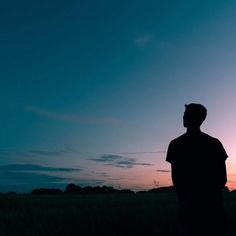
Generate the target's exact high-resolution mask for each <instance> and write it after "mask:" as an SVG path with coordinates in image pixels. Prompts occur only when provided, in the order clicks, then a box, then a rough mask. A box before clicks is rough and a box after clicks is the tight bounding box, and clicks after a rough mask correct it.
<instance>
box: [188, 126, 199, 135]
mask: <svg viewBox="0 0 236 236" xmlns="http://www.w3.org/2000/svg"><path fill="white" fill-rule="evenodd" d="M187 133H188V134H197V133H201V129H200V127H189V128H187Z"/></svg>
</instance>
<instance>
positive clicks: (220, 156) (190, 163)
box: [166, 103, 227, 236]
mask: <svg viewBox="0 0 236 236" xmlns="http://www.w3.org/2000/svg"><path fill="white" fill-rule="evenodd" d="M206 115H207V110H206V108H205V107H204V106H203V105H201V104H195V103H192V104H189V105H185V112H184V116H183V125H184V127H186V128H187V132H186V133H185V134H183V135H181V136H180V137H178V138H176V139H174V140H172V141H171V142H170V144H169V147H168V152H167V157H166V161H168V162H170V163H171V175H172V182H173V185H174V187H175V189H176V192H177V195H178V199H179V203H180V213H181V214H180V217H181V222H182V226H183V230H184V232H185V235H188V236H190V235H198V236H200V235H225V232H224V231H225V230H226V227H225V218H224V211H223V201H222V189H223V188H224V186H225V184H226V182H227V175H226V166H225V160H226V158H227V154H226V152H225V150H224V147H223V146H222V144H221V142H220V141H219V140H218V139H216V138H213V137H211V136H209V135H208V134H205V133H203V132H201V130H200V126H201V124H202V122H203V121H204V120H205V118H206Z"/></svg>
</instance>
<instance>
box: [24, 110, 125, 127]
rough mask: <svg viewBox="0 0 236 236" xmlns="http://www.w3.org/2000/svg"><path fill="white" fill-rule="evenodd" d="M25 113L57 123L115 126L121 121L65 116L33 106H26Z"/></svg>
mask: <svg viewBox="0 0 236 236" xmlns="http://www.w3.org/2000/svg"><path fill="white" fill-rule="evenodd" d="M26 111H28V112H31V113H34V114H36V115H39V116H42V117H45V118H48V119H51V120H57V121H64V122H77V123H82V124H110V125H117V124H119V123H121V121H120V120H119V119H117V118H114V117H96V116H89V117H87V116H80V115H77V114H67V113H61V112H55V111H50V110H47V109H42V108H39V107H35V106H27V107H26Z"/></svg>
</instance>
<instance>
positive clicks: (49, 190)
mask: <svg viewBox="0 0 236 236" xmlns="http://www.w3.org/2000/svg"><path fill="white" fill-rule="evenodd" d="M62 193H63V191H62V190H60V189H55V188H38V189H34V190H32V192H31V194H62Z"/></svg>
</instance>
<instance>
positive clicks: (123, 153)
mask: <svg viewBox="0 0 236 236" xmlns="http://www.w3.org/2000/svg"><path fill="white" fill-rule="evenodd" d="M156 153H166V151H162V150H160V151H153V152H122V153H121V154H122V155H142V154H156Z"/></svg>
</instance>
